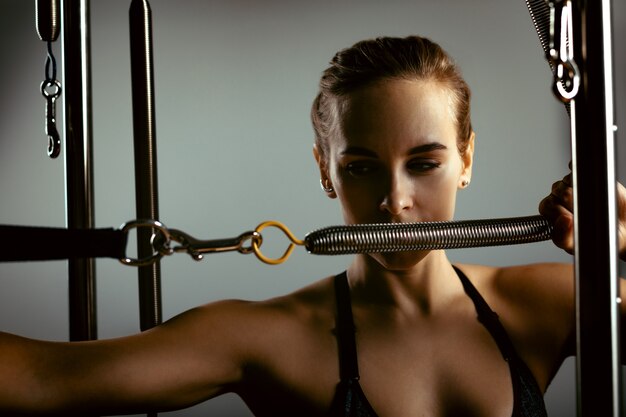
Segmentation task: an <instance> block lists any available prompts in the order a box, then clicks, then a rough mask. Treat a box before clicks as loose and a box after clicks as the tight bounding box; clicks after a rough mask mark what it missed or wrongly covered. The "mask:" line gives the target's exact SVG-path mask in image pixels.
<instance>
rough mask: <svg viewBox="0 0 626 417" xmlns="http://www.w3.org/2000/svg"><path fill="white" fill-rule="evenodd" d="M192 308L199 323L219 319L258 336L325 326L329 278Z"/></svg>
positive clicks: (330, 315) (329, 316)
mask: <svg viewBox="0 0 626 417" xmlns="http://www.w3.org/2000/svg"><path fill="white" fill-rule="evenodd" d="M192 311H193V312H195V314H194V313H192V314H193V315H195V316H196V319H199V321H200V322H201V321H204V320H205V319H206V320H210V321H212V322H215V321H216V320H221V321H222V322H223V323H226V324H228V325H234V326H241V328H242V329H244V328H245V329H246V331H248V332H253V333H258V335H259V336H262V335H263V334H265V335H269V334H271V333H274V332H275V333H284V332H285V331H286V330H294V329H295V328H297V327H311V326H315V325H316V324H317V325H322V326H326V324H327V323H328V322H329V320H334V295H333V285H332V277H326V278H323V279H321V280H318V281H316V282H314V283H312V284H309V285H307V286H306V287H303V288H300V289H297V290H295V291H293V292H290V293H287V294H284V295H280V296H276V297H273V298H269V299H265V300H240V299H227V300H220V301H215V302H211V303H207V304H205V305H203V306H200V307H197V308H195V309H194V310H192Z"/></svg>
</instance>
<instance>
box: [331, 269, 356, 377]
mask: <svg viewBox="0 0 626 417" xmlns="http://www.w3.org/2000/svg"><path fill="white" fill-rule="evenodd" d="M335 297H336V299H337V300H336V302H337V319H336V320H335V325H336V328H335V332H336V336H337V345H338V347H339V375H340V377H341V380H342V381H345V380H349V379H359V365H358V362H357V352H356V340H355V336H354V333H355V327H354V319H353V317H352V302H351V299H350V286H349V285H348V275H347V274H346V273H345V272H342V273H341V274H339V275H337V276H335Z"/></svg>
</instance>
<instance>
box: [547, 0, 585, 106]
mask: <svg viewBox="0 0 626 417" xmlns="http://www.w3.org/2000/svg"><path fill="white" fill-rule="evenodd" d="M546 2H547V4H548V6H549V7H550V45H549V49H548V53H547V59H548V61H549V62H550V65H551V66H552V67H553V69H554V84H553V90H554V93H555V95H556V96H557V98H558V99H559V100H561V101H562V102H564V103H568V102H570V101H571V100H572V99H573V98H574V97H575V96H576V94H578V90H579V88H580V72H579V70H578V67H577V66H576V62H574V59H573V58H574V52H573V47H572V42H573V39H572V38H573V24H572V3H571V1H570V0H547V1H546Z"/></svg>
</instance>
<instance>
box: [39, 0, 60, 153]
mask: <svg viewBox="0 0 626 417" xmlns="http://www.w3.org/2000/svg"><path fill="white" fill-rule="evenodd" d="M35 8H36V13H35V16H36V27H37V34H38V35H39V39H41V40H42V41H45V42H47V44H48V54H47V57H46V66H45V79H44V81H43V82H42V83H41V86H40V90H41V94H42V95H43V97H44V98H45V99H46V111H45V117H46V123H45V133H46V136H47V137H48V156H49V157H50V158H56V157H58V156H59V154H60V153H61V136H60V135H59V132H58V130H57V126H56V100H57V99H58V98H59V96H60V95H61V83H60V82H59V81H58V80H57V62H56V59H55V57H54V54H53V53H52V42H54V41H56V39H57V38H58V36H59V31H60V24H59V23H60V16H59V10H60V1H59V0H37V1H36V2H35Z"/></svg>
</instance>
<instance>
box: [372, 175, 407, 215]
mask: <svg viewBox="0 0 626 417" xmlns="http://www.w3.org/2000/svg"><path fill="white" fill-rule="evenodd" d="M412 207H413V187H412V185H411V183H410V181H408V180H406V179H403V178H400V177H393V178H390V181H389V185H388V188H387V190H386V192H385V195H384V197H383V200H382V201H381V203H380V209H381V210H382V211H387V212H389V213H390V214H393V215H398V214H400V213H402V212H403V211H405V210H409V209H411V208H412Z"/></svg>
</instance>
